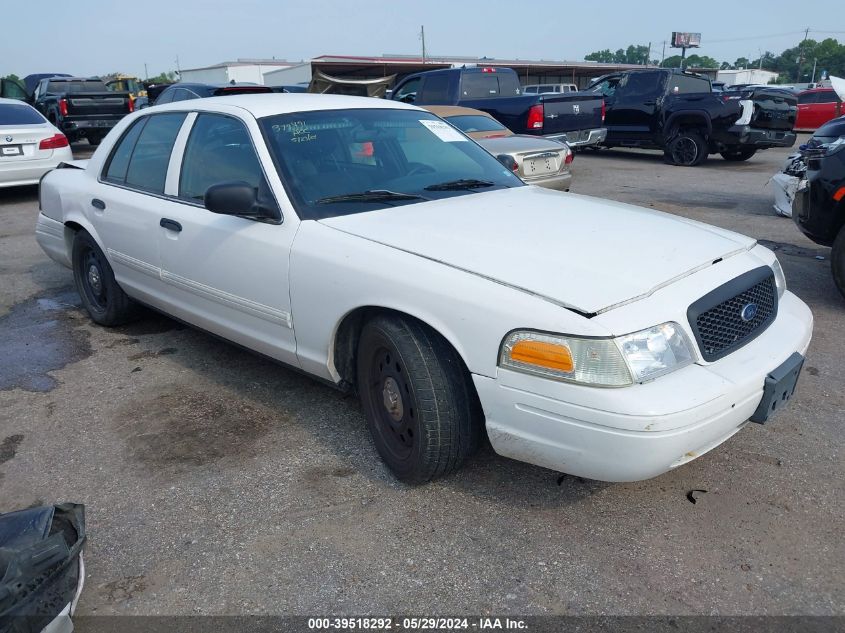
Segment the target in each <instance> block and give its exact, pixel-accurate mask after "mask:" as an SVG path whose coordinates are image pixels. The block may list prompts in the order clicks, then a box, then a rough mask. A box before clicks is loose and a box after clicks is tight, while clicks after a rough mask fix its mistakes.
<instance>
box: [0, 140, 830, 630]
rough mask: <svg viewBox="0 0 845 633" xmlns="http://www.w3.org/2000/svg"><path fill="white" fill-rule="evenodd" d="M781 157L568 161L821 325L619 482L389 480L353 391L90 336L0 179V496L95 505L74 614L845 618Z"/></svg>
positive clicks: (123, 337)
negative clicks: (413, 483)
mask: <svg viewBox="0 0 845 633" xmlns="http://www.w3.org/2000/svg"><path fill="white" fill-rule="evenodd" d="M86 149H87V148H86V147H85V146H84V145H83V146H80V147H77V148H76V151H77V153H78V154H79V155H80V157H83V156H84V154H85V150H86ZM786 155H787V152H786V151H774V150H772V151H767V152H763V153H761V154H759V155H758V156H755V157H754V158H752V159H751V160H750V161H749V162H747V163H741V164H728V163H725V162H724V161H722V160H721V159H720V158H718V157H715V158H711V159H710V160H709V161H708V162H707V163H706V164H705V165H704V166H702V167H700V168H692V169H686V168H680V167H671V166H667V165H665V164H664V163H663V162H662V156H660V155H659V154H655V153H648V152H636V151H601V152H599V153H596V154H592V153H585V154H579V155H578V156H577V158H576V160H575V163H574V175H575V181H574V188H573V189H574V191H577V192H578V193H584V194H589V195H595V196H599V197H604V198H612V199H616V200H621V201H625V202H632V203H635V204H640V205H644V206H651V207H654V208H656V209H660V210H663V211H668V212H670V213H675V214H678V215H683V216H686V217H690V218H695V219H697V220H702V221H705V222H710V223H712V224H716V225H719V226H722V227H726V228H730V229H735V230H738V231H740V232H743V233H746V234H749V235H752V236H754V237H756V238H758V239H760V240H767V241H768V242H767V244H768V245H770V247H773V248H776V249H777V251H778V255H779V256H780V258H781V261H782V263H783V267H784V269H785V271H786V276H787V279H788V283H789V285H790V288H791V289H792V290H793V291H795V292H796V293H797V294H798V295H799V296H800V297H801V298H802V299H804V300H805V301H806V302H807V303H808V304H809V305H810V307H811V308H812V310H813V313H814V315H815V319H816V326H815V328H816V329H815V337H814V340H813V343H812V346H811V348H810V351H809V354H808V358H807V362H806V364H805V371H804V374H803V376H802V379H801V382H800V385H799V390H798V393H797V394H796V397H795V398H794V399H793V401H792V403H791V405H790V407H789V408H788V410H787V411H786V412H785V413H783V414H782V415H780V416H779V417H777V418H775V420H774V421H773V422H772V423H771V424H769V425H766V426H765V427H761V426H759V425H750V426H749V427H747V428H746V429H745V430H743V431H742V432H740V433H739V434H738V435H736V436H735V437H734V438H733V439H731V440H730V441H729V442H727V443H726V444H725V445H723V446H721V447H719V448H717V449H715V450H713V451H712V452H710V453H708V454H707V455H705V456H703V457H701V458H699V459H697V460H695V461H693V462H691V463H689V464H687V465H685V466H684V467H682V468H680V469H678V470H676V471H673V472H670V473H667V474H665V475H663V476H661V477H658V478H656V479H653V480H650V481H645V482H640V483H632V484H604V483H598V482H593V481H585V480H581V479H576V478H573V477H570V476H561V475H559V474H558V473H554V472H551V471H548V470H544V469H541V468H537V467H534V466H530V465H527V464H522V463H518V462H514V461H510V460H507V459H504V458H501V457H498V456H497V455H495V454H493V453H492V451H490V450H489V449H487V450H484V451H482V453H481V454H480V455H478V456H477V457H476V458H475V459H474V460H473V461H472V462H471V463H469V464H468V465H467V467H466V468H464V469H463V470H462V471H461V472H459V473H458V474H456V475H454V476H452V477H449V478H447V479H445V480H442V481H439V482H436V483H434V484H431V485H428V486H423V487H419V488H409V487H406V486H404V485H401V484H399V483H397V482H396V481H395V480H393V479H392V478H391V476H390V475H389V474H388V473H387V472H386V470H385V468H384V467H383V466H382V465H381V463H380V461H379V460H378V458H377V456H376V454H375V452H374V450H373V448H372V446H371V444H370V441H369V438H368V436H367V432H366V429H365V426H364V421H363V418H362V415H361V411H360V409H359V407H358V405H357V402H356V401H355V400H354V399H350V398H347V397H344V396H343V395H341V394H339V393H336V392H335V391H333V390H331V389H330V388H327V387H325V386H322V385H320V384H318V383H316V382H313V381H311V380H309V379H308V378H306V377H303V376H301V375H298V374H296V373H292V372H290V371H287V370H286V369H283V368H281V367H278V366H276V365H274V364H271V363H269V362H267V361H266V360H263V359H261V358H258V357H256V356H253V355H251V354H249V353H247V352H244V351H242V350H240V349H237V348H234V347H232V346H230V345H228V344H226V343H225V342H221V341H220V340H217V339H215V338H212V337H210V336H208V335H206V334H203V333H201V332H198V331H195V330H192V329H190V328H186V327H184V326H182V325H179V324H177V323H175V322H173V321H171V320H169V319H167V318H164V317H159V316H151V317H150V318H148V319H145V320H143V321H141V322H138V323H135V324H132V325H130V326H127V327H122V328H117V329H111V330H107V329H103V328H100V327H95V326H94V325H92V323H91V322H90V321H89V319H88V318H87V317H86V315H84V314H83V313H82V312H81V311H80V308H79V301H78V298H77V296H76V293H75V291H74V290H73V287H72V277H71V273H70V271H68V270H65V269H63V268H62V267H60V266H58V265H57V264H54V263H52V262H51V261H49V260H48V259H47V257H46V256H45V255H44V254H42V252H41V251H40V249H39V248H38V246H37V245H36V243H35V239H34V236H33V225H34V222H35V217H36V214H37V208H38V203H37V190H36V189H35V188H19V189H14V190H0V218H2V227H0V358H2V363H0V511H9V510H13V509H17V508H21V507H25V506H29V505H31V504H40V503H45V502H47V503H50V502H56V501H77V502H82V503H85V504H86V506H87V516H88V531H89V539H90V540H89V542H88V545H87V549H86V553H85V556H86V563H87V571H88V577H87V585H86V589H85V591H84V593H83V595H82V600H81V602H80V606H79V612H80V613H81V614H83V615H97V614H246V613H250V614H253V613H254V614H321V613H327V612H333V613H356V614H367V613H373V614H388V613H415V614H431V613H439V614H455V613H491V612H492V613H496V614H503V615H505V614H522V615H527V614H721V615H728V614H818V615H824V614H845V597H843V592H842V579H843V577H845V547H843V537H842V525H843V518H844V517H843V504H842V490H843V484H845V466H844V464H845V461H843V459H842V445H843V435H842V423H843V418H844V417H845V414H843V410H845V406H843V405H845V402H843V388H842V386H843V381H842V375H843V372H842V361H841V359H842V357H843V352H845V321H843V318H842V316H843V310H845V301H843V299H842V298H841V297H840V296H839V295H838V293H837V292H836V289H835V287H834V285H833V282H832V280H831V275H830V269H829V249H825V248H821V247H818V246H816V245H814V244H812V243H811V242H809V241H808V240H806V239H805V238H804V237H803V236H802V235H801V234H800V233H799V232H798V230H797V229H796V228H795V227H794V225H793V224H792V222H791V221H790V220H789V219H786V218H781V217H777V216H775V215H774V213H773V211H772V207H771V203H772V193H771V190H769V189H768V188H767V187H766V183H767V180H768V179H769V177H770V176H771V175H772V174H773V173H775V172H776V171H777V170H778V167H779V166H780V165H781V163H782V162H783V159H784V158H785V156H786ZM608 229H609V230H612V227H608ZM598 246H599V248H598V249H597V252H600V245H598ZM643 248H659V244H644V245H643ZM3 438H5V439H3ZM692 489H700V490H706V492H702V493H697V503H695V504H692V503H690V501H689V500H688V499H687V493H688V491H690V490H692Z"/></svg>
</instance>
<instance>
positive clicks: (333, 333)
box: [36, 94, 812, 483]
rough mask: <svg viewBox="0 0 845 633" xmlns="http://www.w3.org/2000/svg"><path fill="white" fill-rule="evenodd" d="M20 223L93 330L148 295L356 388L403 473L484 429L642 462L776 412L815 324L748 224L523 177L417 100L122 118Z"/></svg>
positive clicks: (498, 445) (440, 463)
mask: <svg viewBox="0 0 845 633" xmlns="http://www.w3.org/2000/svg"><path fill="white" fill-rule="evenodd" d="M177 139H178V141H177ZM368 144H369V146H370V147H371V148H372V152H369V151H366V149H367V147H368ZM36 237H37V240H38V243H39V244H40V245H41V247H42V248H43V249H44V251H45V252H46V253H47V254H48V255H49V256H50V257H52V258H53V259H55V260H56V261H58V262H60V263H62V264H64V265H65V266H69V267H71V268H72V269H73V273H74V280H75V283H76V286H77V288H78V290H79V292H80V296H81V298H82V304H83V306H84V307H85V309H86V310H87V311H88V313H89V314H90V315H91V318H92V319H93V320H94V321H95V322H96V323H98V324H100V325H104V326H114V325H118V324H120V323H125V322H126V321H128V320H130V319H132V318H136V317H137V314H138V313H137V309H138V305H139V303H140V304H147V305H150V306H152V307H154V308H156V309H158V310H161V311H163V312H166V313H168V314H171V315H173V316H174V317H176V318H178V319H180V320H182V321H185V322H187V323H191V324H193V325H195V326H197V327H199V328H202V329H205V330H208V331H209V332H212V333H213V334H216V335H218V336H221V337H223V338H225V339H228V340H230V341H233V342H235V343H237V344H239V345H241V346H244V347H247V348H250V349H253V350H256V351H258V352H260V353H261V354H263V355H265V356H267V357H270V358H273V359H275V360H277V361H280V362H282V363H286V364H288V365H292V366H293V367H295V368H297V369H299V370H301V371H303V372H305V373H308V374H312V375H313V376H315V377H317V378H319V379H322V380H324V381H326V382H328V383H330V384H332V385H335V386H336V387H338V388H340V389H345V390H348V391H353V392H354V391H357V392H358V394H359V396H360V399H361V403H362V407H363V410H364V416H365V419H366V421H367V425H368V426H369V429H370V431H371V434H372V436H373V441H374V444H375V447H376V449H377V450H378V452H379V454H380V455H381V457H382V458H383V460H384V461H385V463H386V464H387V465H388V466H389V468H390V469H391V470H392V472H393V473H395V475H396V476H397V477H398V478H400V479H402V480H404V481H407V482H411V483H419V482H425V481H429V480H431V479H434V478H436V477H439V476H442V475H445V474H447V473H449V472H451V471H454V470H455V469H456V468H457V467H458V466H459V465H460V464H461V463H462V462H463V461H464V460H465V459H466V458H467V457H468V456H469V455H470V454H471V453H472V452H473V450H474V449H475V448H476V447H477V446H478V445H479V442H480V439H481V436H482V433H484V431H485V425H486V432H487V436H488V437H489V439H490V442H491V444H492V446H493V448H494V449H495V450H496V451H497V452H499V453H500V454H502V455H505V456H508V457H512V458H515V459H519V460H523V461H527V462H531V463H534V464H539V465H541V466H545V467H547V468H552V469H556V470H560V471H564V472H567V473H571V474H574V475H580V476H583V477H589V478H593V479H601V480H608V481H628V480H638V479H644V478H648V477H653V476H656V475H658V474H660V473H662V472H665V471H667V470H670V469H672V468H676V467H678V466H680V465H682V464H684V463H686V462H688V461H690V460H692V459H695V458H697V457H699V456H700V455H702V454H704V453H706V452H707V451H709V450H710V449H712V448H714V447H715V446H718V445H719V444H721V443H722V442H724V441H725V440H727V439H728V438H729V437H731V436H732V435H734V434H735V433H737V432H738V431H739V430H740V429H742V428H743V427H744V426H745V425H746V422H747V421H748V420H749V418H750V419H751V420H753V421H756V422H763V421H766V420H768V419H769V418H770V416H771V415H772V414H774V413H775V412H778V411H781V410H782V409H783V408H784V406H785V405H787V401H788V400H789V398H790V397H791V395H792V393H793V390H794V388H795V385H796V381H797V379H798V374H799V372H800V369H801V366H802V363H803V356H802V355H803V354H804V353H805V351H806V349H807V346H808V345H809V342H810V337H811V333H812V315H811V313H810V311H809V309H808V308H807V306H806V305H805V304H804V303H803V302H802V301H801V300H800V299H799V298H798V297H796V296H795V295H794V294H792V293H790V292H789V291H788V290H787V289H786V283H785V280H784V276H783V272H782V271H781V268H780V265H779V264H778V261H777V258H776V257H775V255H774V253H772V252H771V251H770V250H768V249H766V248H764V247H763V246H761V245H759V244H757V242H756V241H755V240H754V239H752V238H749V237H745V236H742V235H738V234H736V233H732V232H730V231H726V230H723V229H719V228H716V227H713V226H708V225H704V224H700V223H697V222H692V221H691V220H688V219H686V218H679V217H675V216H672V215H669V214H664V213H660V212H657V211H654V210H651V209H643V208H639V207H635V206H630V205H626V204H622V203H619V202H610V201H605V200H600V199H596V198H590V197H586V196H577V195H575V194H563V193H560V192H557V191H550V190H548V189H542V188H540V187H529V186H525V184H524V183H523V182H522V181H521V180H520V179H519V178H517V177H516V176H515V175H514V174H513V173H511V172H510V171H509V170H507V169H504V168H503V167H502V165H501V164H500V163H499V162H498V161H496V159H495V158H493V157H492V156H491V155H490V154H488V153H487V152H486V151H485V150H483V149H482V148H481V147H480V146H478V145H477V144H476V143H473V142H471V141H470V140H469V139H468V138H467V137H466V136H465V135H463V134H461V133H460V132H459V131H458V130H456V129H455V128H453V127H452V126H450V125H449V124H448V123H446V122H445V121H442V120H440V119H438V118H437V117H436V116H434V115H433V114H431V113H429V112H426V111H424V110H421V109H419V108H416V107H413V106H410V105H406V104H402V103H396V102H391V101H388V100H381V99H372V98H367V97H365V98H358V97H343V96H333V95H311V94H304V95H296V94H290V95H285V96H284V97H279V96H277V95H260V94H259V95H239V96H235V97H227V98H218V99H197V100H194V101H191V102H183V103H176V104H171V105H165V106H157V107H155V108H151V109H148V110H142V111H140V112H137V113H135V114H134V115H132V116H130V117H127V118H126V119H125V120H124V121H122V122H121V123H120V124H119V127H118V128H117V129H116V130H115V131H114V133H113V134H110V135H109V137H108V138H107V139H106V141H105V143H103V145H102V146H101V147H100V148H99V149H98V150H97V151H96V152H95V153H94V155H93V156H92V157H91V159H90V160H89V161H87V162H84V163H83V162H75V163H74V164H72V165H70V166H68V167H67V168H62V169H56V170H54V171H52V172H50V173H49V174H47V176H45V178H44V180H43V181H42V185H41V204H40V211H39V215H38V220H37V227H36ZM208 424H209V425H213V424H215V420H213V419H209V420H208Z"/></svg>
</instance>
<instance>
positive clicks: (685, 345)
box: [499, 323, 694, 387]
mask: <svg viewBox="0 0 845 633" xmlns="http://www.w3.org/2000/svg"><path fill="white" fill-rule="evenodd" d="M693 359H694V354H693V352H692V346H691V345H690V342H689V339H688V338H687V336H686V335H685V334H684V331H683V329H681V327H680V326H679V325H678V324H677V323H663V324H662V325H657V326H655V327H651V328H648V329H645V330H642V331H640V332H634V333H633V334H627V335H625V336H619V337H617V338H580V337H575V336H565V335H559V334H545V333H541V332H531V331H527V330H519V331H516V332H511V333H510V334H508V336H506V337H505V340H504V341H503V343H502V351H501V353H500V355H499V365H500V366H501V367H506V368H508V369H513V370H515V371H520V372H523V373H527V374H534V375H536V376H542V377H544V378H551V379H553V380H562V381H567V382H576V383H581V384H585V385H594V386H600V387H624V386H626V385H630V384H633V383H634V382H644V381H646V380H651V379H652V378H656V377H657V376H661V375H663V374H666V373H669V372H671V371H674V370H676V369H680V368H681V367H684V366H686V365H689V364H690V363H692V362H693Z"/></svg>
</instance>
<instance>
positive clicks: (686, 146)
mask: <svg viewBox="0 0 845 633" xmlns="http://www.w3.org/2000/svg"><path fill="white" fill-rule="evenodd" d="M586 92H591V93H593V94H595V95H597V96H598V95H601V96H603V97H604V100H605V107H606V116H605V126H606V127H607V138H606V139H605V141H604V143H603V145H605V146H606V147H642V148H646V149H662V150H663V151H664V153H665V156H666V160H667V162H670V163H672V164H675V165H687V166H693V165H700V164H701V163H702V162H704V160H705V159H706V158H707V156H708V155H709V154H715V153H720V154H721V155H722V157H723V158H724V159H725V160H728V161H743V160H748V159H749V158H751V157H752V156H753V155H754V154H755V152H757V150H761V149H767V148H770V147H792V145H793V144H794V143H795V133H794V132H793V131H792V128H793V126H794V125H795V116H796V113H797V111H798V99H797V97H796V96H795V95H793V94H792V93H790V92H788V91H786V90H781V89H777V88H769V87H757V88H749V89H747V90H741V91H735V92H730V93H726V92H722V93H715V92H712V90H711V86H710V80H709V79H707V78H706V77H702V76H700V75H696V74H694V73H689V72H684V71H681V70H671V69H665V68H649V69H644V70H630V71H625V72H620V73H614V74H611V75H605V76H603V77H599V78H598V79H595V80H593V82H592V83H591V84H590V85H589V86H588V87H587V90H586Z"/></svg>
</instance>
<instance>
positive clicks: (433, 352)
mask: <svg viewBox="0 0 845 633" xmlns="http://www.w3.org/2000/svg"><path fill="white" fill-rule="evenodd" d="M356 363H357V376H358V393H359V396H360V398H361V405H362V407H363V409H364V414H365V415H366V417H367V426H368V427H369V429H370V433H371V435H372V438H373V443H374V444H375V447H376V450H377V451H378V453H379V455H380V456H381V458H382V459H383V460H384V462H385V464H387V466H388V468H390V470H391V471H392V472H393V474H394V475H395V476H396V477H397V478H398V479H400V480H402V481H404V482H406V483H409V484H420V483H425V482H428V481H432V480H433V479H437V478H438V477H442V476H444V475H447V474H449V473H451V472H453V471H454V470H456V469H457V468H458V467H459V466H460V465H461V464H462V463H463V461H464V460H465V459H466V458H467V457H469V456H470V455H471V454H472V453H473V452H475V450H476V449H477V448H478V445H479V443H480V439H481V428H482V415H481V411H480V406H479V405H478V398H477V396H476V394H475V391H474V390H473V389H472V386H471V384H470V382H469V381H470V378H469V375H468V372H467V371H466V369H465V367H464V364H463V362H462V361H461V359H460V357H459V356H458V354H457V353H456V352H455V350H454V349H453V348H452V346H451V345H449V343H447V342H446V340H445V339H444V338H443V337H442V336H440V335H439V334H438V333H437V332H435V331H433V330H431V329H430V328H428V327H427V326H425V325H424V324H422V323H420V322H419V321H416V320H415V319H412V318H409V317H401V316H392V315H379V316H376V317H375V318H373V319H372V320H371V321H369V322H368V323H367V324H366V325H364V328H363V330H362V332H361V338H360V341H359V343H358V353H357V359H356Z"/></svg>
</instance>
